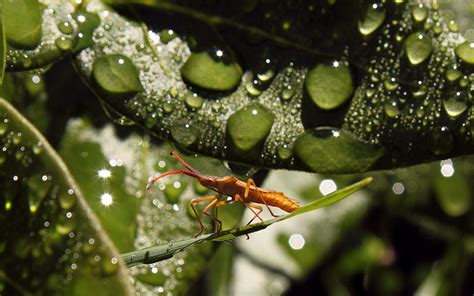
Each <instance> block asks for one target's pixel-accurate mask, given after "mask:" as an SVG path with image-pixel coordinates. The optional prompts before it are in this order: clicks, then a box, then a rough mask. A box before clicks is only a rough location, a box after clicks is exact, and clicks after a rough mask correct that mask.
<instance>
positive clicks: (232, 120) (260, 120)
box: [227, 104, 274, 157]
mask: <svg viewBox="0 0 474 296" xmlns="http://www.w3.org/2000/svg"><path fill="white" fill-rule="evenodd" d="M273 120H274V115H273V114H272V113H271V112H270V111H269V110H267V108H265V107H263V106H262V105H260V104H251V105H248V106H246V107H244V108H242V109H240V110H238V111H237V112H235V113H234V114H232V115H231V116H230V117H229V120H228V121H227V135H228V137H229V142H230V146H231V147H232V148H233V149H234V152H236V154H238V155H241V156H244V155H245V156H249V157H250V156H256V155H257V153H258V151H259V150H260V147H261V145H263V142H264V141H265V139H266V138H267V136H268V134H269V133H270V130H271V128H272V125H273Z"/></svg>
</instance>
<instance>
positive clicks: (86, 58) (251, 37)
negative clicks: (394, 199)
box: [76, 0, 474, 174]
mask: <svg viewBox="0 0 474 296" xmlns="http://www.w3.org/2000/svg"><path fill="white" fill-rule="evenodd" d="M106 2H107V3H110V4H113V5H116V6H117V7H119V6H120V9H126V7H127V6H125V5H128V4H136V5H137V6H138V5H139V6H141V7H142V8H143V7H145V8H144V9H145V10H146V8H149V9H153V10H155V11H156V13H157V15H161V14H166V15H172V16H173V17H175V18H173V20H175V21H173V20H172V21H170V22H168V23H166V25H165V24H163V23H162V22H160V21H157V23H156V24H153V23H152V21H149V22H150V28H154V27H156V29H151V30H148V29H146V30H143V28H147V26H145V25H144V24H136V23H134V22H130V21H129V20H127V19H125V18H123V17H122V16H120V15H119V14H115V13H109V14H108V15H106V16H105V17H104V18H103V19H102V25H101V26H106V24H107V23H113V24H114V26H110V27H109V26H108V27H107V29H104V30H103V32H104V36H103V37H101V40H107V42H106V41H103V43H101V44H102V45H103V46H97V47H94V48H93V49H92V52H88V53H87V54H84V55H81V56H80V57H78V59H76V62H77V65H78V68H79V70H80V72H81V73H82V75H83V76H84V77H86V79H88V80H89V79H90V78H91V72H90V67H89V64H90V61H91V60H94V59H95V58H96V57H98V56H102V55H103V54H104V53H109V52H121V53H123V54H125V55H127V56H130V57H133V61H134V64H135V65H136V67H137V68H138V69H139V70H140V73H141V75H142V76H141V82H142V86H143V91H140V92H137V93H136V94H135V96H134V97H133V98H130V100H115V99H114V98H113V96H103V97H102V99H103V100H105V101H106V102H107V103H109V104H110V107H111V108H112V109H115V110H116V111H118V112H119V113H121V114H123V115H124V116H125V117H129V118H131V119H132V120H133V122H136V123H137V124H139V125H142V126H145V127H146V129H147V130H148V131H149V132H150V133H152V134H154V135H157V136H158V137H161V138H166V139H170V140H172V141H173V142H175V143H176V144H178V145H180V146H183V147H186V148H187V149H189V150H190V151H193V152H198V153H202V154H207V155H217V154H216V151H219V153H218V156H219V157H220V158H222V159H225V160H228V161H235V162H241V163H244V164H247V165H253V166H259V167H272V168H286V169H295V170H309V171H315V172H324V173H337V174H339V173H355V172H361V171H368V170H373V169H384V168H395V167H401V166H407V165H411V164H416V163H421V162H427V161H432V160H435V159H438V158H439V157H450V156H455V155H459V154H465V153H468V152H467V151H472V149H473V147H474V142H473V141H472V140H471V134H470V132H469V129H466V128H465V129H460V128H458V127H459V126H460V125H452V124H451V123H450V122H451V119H455V120H456V122H459V123H460V124H464V125H466V126H467V125H470V119H469V118H470V115H469V114H470V112H467V111H463V112H461V111H462V110H469V105H470V103H469V102H470V100H469V96H470V94H469V92H467V91H466V89H469V87H471V86H472V82H470V81H469V80H468V79H467V78H466V77H468V75H469V74H470V72H469V70H468V68H469V67H464V64H469V59H467V60H466V59H465V57H466V55H465V53H466V51H462V53H461V51H459V50H458V54H457V55H456V54H455V52H454V49H455V48H456V47H458V46H461V45H460V44H461V43H462V42H463V41H462V40H463V39H462V38H457V37H456V36H455V34H459V33H457V32H454V31H449V29H448V27H449V26H444V25H443V24H445V23H446V21H445V20H444V19H443V18H442V17H441V16H438V15H437V12H436V11H437V9H436V7H431V6H429V5H427V6H426V7H425V6H423V7H422V8H423V9H424V8H426V9H427V13H426V17H423V16H421V15H420V11H419V10H420V9H421V8H420V7H419V6H418V7H417V6H416V5H415V4H413V3H412V2H410V1H406V2H403V3H394V2H390V3H383V4H378V3H372V2H362V3H360V2H350V1H349V2H348V3H347V5H329V6H328V7H324V8H323V7H317V8H316V7H314V8H311V9H308V8H307V7H303V6H304V5H303V6H301V7H295V9H286V8H283V6H279V5H273V4H271V3H270V2H266V3H263V4H261V3H260V4H261V5H259V6H258V9H257V8H255V7H254V6H251V5H250V6H246V5H245V4H243V3H240V4H239V3H233V4H229V5H227V6H226V5H224V4H220V3H215V5H209V6H206V5H199V4H190V3H189V2H187V1H157V0H108V1H106ZM142 8H141V9H142ZM423 9H422V10H423ZM388 11H391V12H393V13H387V12H388ZM150 13H151V12H150ZM434 15H436V17H434ZM270 16H271V17H270ZM331 16H341V17H331ZM135 18H136V20H138V21H141V20H140V16H139V15H138V14H135ZM413 18H414V19H413ZM435 18H436V20H435ZM263 19H265V20H267V21H265V22H262V21H261V20H263ZM178 20H179V21H178ZM422 22H424V23H422ZM183 23H186V24H192V25H190V26H182V24H183ZM432 23H436V24H437V25H436V26H435V25H432V26H428V25H424V24H432ZM438 24H439V25H438ZM101 26H99V28H101ZM451 27H452V26H451ZM201 28H206V29H201ZM208 28H211V30H208ZM307 28H316V29H314V30H308V29H307ZM139 30H141V32H142V34H143V35H142V36H140V37H137V38H136V39H134V40H135V41H131V42H132V43H133V45H131V44H128V43H127V44H122V45H120V44H119V43H117V42H114V41H115V40H117V39H121V37H122V36H127V35H130V36H132V34H135V35H133V36H136V32H138V31H139ZM159 32H167V34H168V35H169V36H173V37H175V38H173V39H169V38H168V37H167V36H168V35H165V34H161V35H163V40H161V35H160V34H159ZM119 36H120V37H119ZM237 36H239V37H237ZM143 40H147V42H145V43H146V44H144V43H143ZM448 40H449V41H451V40H456V41H454V42H449V41H448ZM382 45H383V46H382ZM466 46H467V45H464V47H462V48H461V47H459V49H465V48H467V47H466ZM221 48H228V49H229V51H231V52H233V53H235V55H234V54H232V55H229V56H231V57H234V56H235V57H238V59H236V58H232V59H230V60H231V61H230V62H229V63H228V64H226V63H225V62H222V61H220V60H219V59H218V57H225V56H226V54H225V50H219V49H221ZM216 49H217V50H216ZM208 53H211V55H212V56H211V55H209V54H208ZM459 54H461V57H460V56H459ZM439 55H447V56H446V58H445V62H442V61H441V60H442V59H440V58H439ZM463 57H464V59H463ZM236 60H237V62H235V61H236ZM447 61H448V62H447ZM234 64H238V67H239V68H240V69H241V72H242V73H243V74H242V75H240V70H239V71H234V70H236V68H233V70H231V69H232V67H231V65H234ZM217 66H219V67H217ZM219 69H220V70H219ZM223 69H226V71H227V70H229V72H226V71H223ZM446 69H456V70H457V71H459V72H460V73H461V74H460V75H458V79H459V81H460V82H459V83H453V82H449V81H452V79H453V76H452V75H447V76H449V79H448V78H447V77H446V75H445V74H444V73H446ZM230 72H235V73H233V74H231V73H230ZM212 73H214V74H212ZM225 73H227V74H225ZM236 73H239V74H238V75H237V74H236ZM234 74H235V75H234ZM240 76H241V77H240ZM460 77H465V78H464V80H463V81H462V83H461V80H462V78H460ZM450 79H451V80H450ZM448 80H449V81H448ZM223 81H225V82H226V83H227V84H226V85H225V87H219V86H217V85H221V84H222V83H223ZM435 81H436V82H435ZM452 92H455V93H459V94H460V95H459V100H457V101H462V102H466V104H464V105H465V106H463V108H464V109H460V108H459V106H458V104H456V110H454V111H453V110H452V108H451V107H449V108H448V109H449V110H448V112H447V114H444V113H445V110H442V113H443V114H440V111H439V110H440V109H439V108H440V106H441V105H442V104H443V101H444V100H445V98H447V97H452V96H451V95H450V94H451V93H452ZM154 94H157V95H154ZM188 98H192V99H193V101H196V102H198V103H197V104H189V103H188V102H189V101H190V100H189V99H188ZM451 103H452V102H451V101H450V102H448V106H450V104H451ZM251 104H258V105H259V106H262V107H263V108H265V109H267V110H270V112H271V114H272V116H273V120H272V124H271V128H270V129H268V128H267V124H266V123H265V124H262V125H259V124H255V123H254V122H251V121H248V122H245V124H239V125H240V126H242V128H241V129H240V132H239V133H238V137H236V136H235V135H234V134H233V132H232V130H233V129H232V130H231V129H229V126H232V125H233V124H232V121H233V120H234V116H232V115H233V114H234V113H236V112H238V111H239V110H241V109H242V108H245V106H248V105H251ZM191 105H192V106H191ZM451 105H452V104H451ZM444 115H447V116H444ZM183 126H185V128H183ZM235 126H237V125H235ZM325 127H328V128H332V129H338V130H340V131H341V133H342V134H343V135H344V134H351V135H352V136H351V137H352V139H353V142H352V143H354V144H357V145H356V146H355V147H352V145H350V144H348V143H349V142H350V141H347V143H346V144H347V145H346V144H344V145H340V146H337V145H332V146H331V145H329V146H331V147H334V148H337V149H323V150H324V151H323V152H324V153H319V152H320V150H321V149H322V148H321V147H322V146H320V148H321V149H319V148H318V149H319V150H318V149H314V148H313V146H312V144H313V141H312V140H313V138H311V137H310V135H311V134H312V132H313V130H316V129H321V128H325ZM261 130H264V131H265V133H261ZM440 130H442V131H443V132H442V135H441V136H442V138H446V139H447V140H446V141H442V140H440V132H439V131H440ZM262 134H263V136H262ZM237 138H238V139H242V141H236V139H237ZM253 138H257V139H258V141H257V142H258V144H257V145H254V146H252V145H251V144H255V143H253V141H250V142H247V141H244V140H245V139H253ZM237 142H239V143H237ZM244 142H245V143H244ZM318 142H319V141H318ZM341 142H343V141H341ZM344 142H345V141H344ZM443 142H446V143H452V144H453V145H444V144H443ZM247 144H249V145H250V146H252V148H251V149H250V150H251V152H249V151H250V150H249V151H244V152H242V149H240V148H241V147H240V146H244V150H245V149H249V148H248V147H247V146H248V145H247ZM359 144H360V145H359ZM303 146H305V147H303ZM329 146H328V147H329ZM323 148H324V147H323ZM365 149H366V151H362V150H365ZM315 152H318V153H319V154H320V155H321V156H318V154H316V153H315ZM323 155H324V156H323ZM256 156H258V157H256Z"/></svg>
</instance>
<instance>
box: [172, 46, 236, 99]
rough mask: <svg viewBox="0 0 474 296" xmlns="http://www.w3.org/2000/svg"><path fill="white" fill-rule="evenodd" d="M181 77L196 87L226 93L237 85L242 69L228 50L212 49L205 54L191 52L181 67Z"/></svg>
mask: <svg viewBox="0 0 474 296" xmlns="http://www.w3.org/2000/svg"><path fill="white" fill-rule="evenodd" d="M181 75H182V76H183V78H184V79H185V80H187V81H188V82H189V83H191V84H194V85H196V86H199V87H202V88H205V89H209V90H215V91H228V90H231V89H233V88H234V87H236V86H237V85H238V84H239V82H240V79H241V77H242V69H241V68H240V65H239V64H238V63H237V62H236V60H235V58H234V55H233V54H232V53H231V52H230V50H224V49H221V48H217V47H214V48H212V49H211V50H209V51H205V52H193V53H192V54H191V56H190V57H189V58H188V60H187V61H186V63H185V64H184V65H183V67H181Z"/></svg>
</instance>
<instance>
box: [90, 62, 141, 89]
mask: <svg viewBox="0 0 474 296" xmlns="http://www.w3.org/2000/svg"><path fill="white" fill-rule="evenodd" d="M92 76H93V78H94V81H95V82H96V84H97V86H99V87H100V88H101V90H102V91H104V92H106V93H107V94H110V95H132V94H135V93H137V92H140V91H142V90H143V88H142V85H141V83H140V79H139V78H138V70H137V68H136V67H135V65H134V64H133V63H132V61H131V60H130V59H129V58H127V57H126V56H124V55H120V54H111V55H106V56H102V57H99V58H97V59H96V60H95V62H94V65H93V67H92Z"/></svg>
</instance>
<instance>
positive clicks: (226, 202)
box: [215, 200, 233, 232]
mask: <svg viewBox="0 0 474 296" xmlns="http://www.w3.org/2000/svg"><path fill="white" fill-rule="evenodd" d="M231 202H233V200H223V201H219V202H218V203H217V204H216V206H215V208H216V221H217V222H218V223H219V227H218V228H217V232H220V231H221V230H222V221H220V220H219V219H217V209H218V208H219V207H222V206H224V205H226V204H229V203H231Z"/></svg>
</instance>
